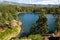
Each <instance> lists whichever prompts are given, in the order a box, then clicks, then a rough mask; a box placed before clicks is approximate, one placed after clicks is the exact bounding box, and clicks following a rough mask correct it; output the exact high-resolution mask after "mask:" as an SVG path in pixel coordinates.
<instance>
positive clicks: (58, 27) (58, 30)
mask: <svg viewBox="0 0 60 40" xmlns="http://www.w3.org/2000/svg"><path fill="white" fill-rule="evenodd" d="M56 21H57V23H56V24H57V27H56V29H57V32H60V15H58V17H57V20H56Z"/></svg>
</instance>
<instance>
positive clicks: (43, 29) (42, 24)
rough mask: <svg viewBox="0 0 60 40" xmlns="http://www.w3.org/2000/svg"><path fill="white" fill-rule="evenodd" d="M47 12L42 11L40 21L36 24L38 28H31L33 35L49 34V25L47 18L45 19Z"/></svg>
mask: <svg viewBox="0 0 60 40" xmlns="http://www.w3.org/2000/svg"><path fill="white" fill-rule="evenodd" d="M45 13H46V12H45V10H42V11H41V13H40V15H39V19H38V20H37V22H36V24H35V25H36V26H35V25H33V26H32V28H31V33H32V34H36V33H37V34H47V33H48V25H47V18H46V17H45Z"/></svg>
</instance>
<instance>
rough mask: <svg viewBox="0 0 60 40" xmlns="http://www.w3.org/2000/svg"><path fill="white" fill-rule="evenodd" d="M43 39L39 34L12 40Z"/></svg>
mask: <svg viewBox="0 0 60 40" xmlns="http://www.w3.org/2000/svg"><path fill="white" fill-rule="evenodd" d="M42 39H43V37H42V36H41V35H39V34H36V35H29V36H28V37H23V38H20V39H19V38H15V39H14V40H42Z"/></svg>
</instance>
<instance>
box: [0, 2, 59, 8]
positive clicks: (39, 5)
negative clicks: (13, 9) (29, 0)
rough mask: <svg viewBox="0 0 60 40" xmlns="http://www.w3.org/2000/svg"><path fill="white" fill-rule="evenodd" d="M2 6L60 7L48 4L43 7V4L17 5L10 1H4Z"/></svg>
mask: <svg viewBox="0 0 60 40" xmlns="http://www.w3.org/2000/svg"><path fill="white" fill-rule="evenodd" d="M0 4H2V5H7V4H12V5H18V6H28V7H30V6H36V7H59V5H57V4H48V5H42V4H24V3H16V2H9V1H3V2H0Z"/></svg>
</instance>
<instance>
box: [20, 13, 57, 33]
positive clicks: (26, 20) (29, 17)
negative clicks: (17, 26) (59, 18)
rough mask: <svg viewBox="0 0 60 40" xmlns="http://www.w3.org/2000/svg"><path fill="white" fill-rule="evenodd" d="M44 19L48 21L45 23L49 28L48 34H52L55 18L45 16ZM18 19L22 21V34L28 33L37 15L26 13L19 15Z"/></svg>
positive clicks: (48, 15)
mask: <svg viewBox="0 0 60 40" xmlns="http://www.w3.org/2000/svg"><path fill="white" fill-rule="evenodd" d="M46 17H47V19H48V20H47V23H48V26H49V29H48V30H49V33H52V32H54V30H55V27H56V25H55V21H56V17H55V16H53V15H52V14H46ZM19 18H20V19H21V21H22V28H23V32H24V33H29V31H30V28H31V26H32V24H34V23H36V21H37V20H38V18H39V16H38V14H34V13H33V14H31V13H30V14H29V13H27V14H19Z"/></svg>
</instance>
